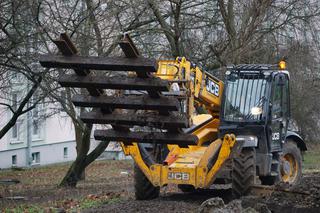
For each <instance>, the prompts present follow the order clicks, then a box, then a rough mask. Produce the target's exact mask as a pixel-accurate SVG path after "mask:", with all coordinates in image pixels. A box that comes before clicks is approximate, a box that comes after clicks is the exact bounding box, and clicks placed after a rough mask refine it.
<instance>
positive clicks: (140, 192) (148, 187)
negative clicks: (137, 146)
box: [134, 164, 160, 200]
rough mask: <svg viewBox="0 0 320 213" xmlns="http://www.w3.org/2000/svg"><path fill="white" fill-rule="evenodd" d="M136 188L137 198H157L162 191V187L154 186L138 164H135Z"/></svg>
mask: <svg viewBox="0 0 320 213" xmlns="http://www.w3.org/2000/svg"><path fill="white" fill-rule="evenodd" d="M134 189H135V197H136V199H137V200H151V199H155V198H157V197H159V193H160V187H156V186H153V185H152V183H151V182H150V181H149V180H148V178H147V177H146V176H145V175H144V173H143V172H142V171H141V169H140V168H139V167H138V165H136V164H134Z"/></svg>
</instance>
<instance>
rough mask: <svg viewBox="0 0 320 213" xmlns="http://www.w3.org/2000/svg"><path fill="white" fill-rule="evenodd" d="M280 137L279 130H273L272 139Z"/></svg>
mask: <svg viewBox="0 0 320 213" xmlns="http://www.w3.org/2000/svg"><path fill="white" fill-rule="evenodd" d="M279 139H280V133H279V132H275V133H273V134H272V140H273V141H276V140H279Z"/></svg>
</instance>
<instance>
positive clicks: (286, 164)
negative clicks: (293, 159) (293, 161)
mask: <svg viewBox="0 0 320 213" xmlns="http://www.w3.org/2000/svg"><path fill="white" fill-rule="evenodd" d="M282 171H283V173H284V174H285V175H290V173H291V168H290V162H289V161H287V160H284V161H283V165H282Z"/></svg>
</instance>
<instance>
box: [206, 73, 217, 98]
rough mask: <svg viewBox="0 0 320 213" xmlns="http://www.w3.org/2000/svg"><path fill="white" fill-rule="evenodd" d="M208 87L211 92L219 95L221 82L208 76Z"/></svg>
mask: <svg viewBox="0 0 320 213" xmlns="http://www.w3.org/2000/svg"><path fill="white" fill-rule="evenodd" d="M206 88H207V91H208V92H209V93H211V94H213V95H215V96H217V97H219V90H220V87H219V84H217V83H216V82H214V81H212V80H210V79H209V78H207V80H206Z"/></svg>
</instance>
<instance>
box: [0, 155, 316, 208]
mask: <svg viewBox="0 0 320 213" xmlns="http://www.w3.org/2000/svg"><path fill="white" fill-rule="evenodd" d="M67 168H68V165H65V166H57V167H48V168H40V169H33V170H26V171H13V172H0V178H4V177H6V178H18V179H20V180H21V183H20V184H18V185H15V186H10V188H9V189H10V195H13V196H17V195H18V196H23V197H24V198H25V199H24V200H7V199H4V198H0V212H3V211H4V210H7V209H14V208H17V207H19V208H20V207H21V206H23V208H20V209H26V208H27V207H26V206H29V207H30V206H32V208H35V207H34V206H36V207H37V208H36V210H35V211H34V212H38V211H39V209H42V210H43V212H65V211H66V212H199V209H201V208H202V207H203V206H204V207H205V208H202V209H203V212H241V211H242V212H255V210H256V212H261V211H262V208H261V206H263V207H264V208H263V209H264V210H263V212H281V213H285V212H308V213H312V212H320V172H318V171H319V170H317V172H310V171H308V172H305V173H304V175H303V179H302V181H301V183H300V184H299V185H298V186H295V187H293V188H291V189H290V191H287V186H283V185H279V186H277V187H276V188H275V189H269V188H268V189H261V188H255V189H254V190H253V194H252V195H249V196H246V197H243V198H241V200H237V201H232V199H231V190H230V189H228V188H224V189H219V190H207V191H201V192H196V193H189V194H187V193H182V192H180V191H179V190H178V189H177V187H175V186H168V187H165V188H163V189H162V191H161V196H160V197H159V198H158V199H155V200H150V201H136V200H135V199H134V190H133V178H132V176H133V175H132V172H133V171H132V162H130V161H127V162H121V161H113V162H112V161H100V162H96V163H94V164H93V165H92V166H90V168H89V169H88V171H87V178H86V180H85V181H81V182H80V184H79V185H78V187H77V189H61V188H57V187H56V186H57V184H58V183H59V181H60V180H61V178H62V177H63V175H64V174H65V171H66V170H67ZM0 188H1V187H0ZM0 195H1V191H0ZM220 198H221V199H222V200H219V199H220ZM208 199H211V200H209V201H210V202H207V203H206V205H202V207H201V208H200V206H201V204H203V202H205V201H206V200H208ZM221 202H223V204H221ZM208 203H209V204H208ZM212 203H213V204H212ZM217 203H220V204H219V205H220V206H218V207H217V206H215V205H216V204H217ZM221 205H222V206H221ZM249 207H250V208H249ZM254 209H255V210H254ZM9 212H10V211H9ZM16 212H19V211H16ZM26 212H31V211H26Z"/></svg>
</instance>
